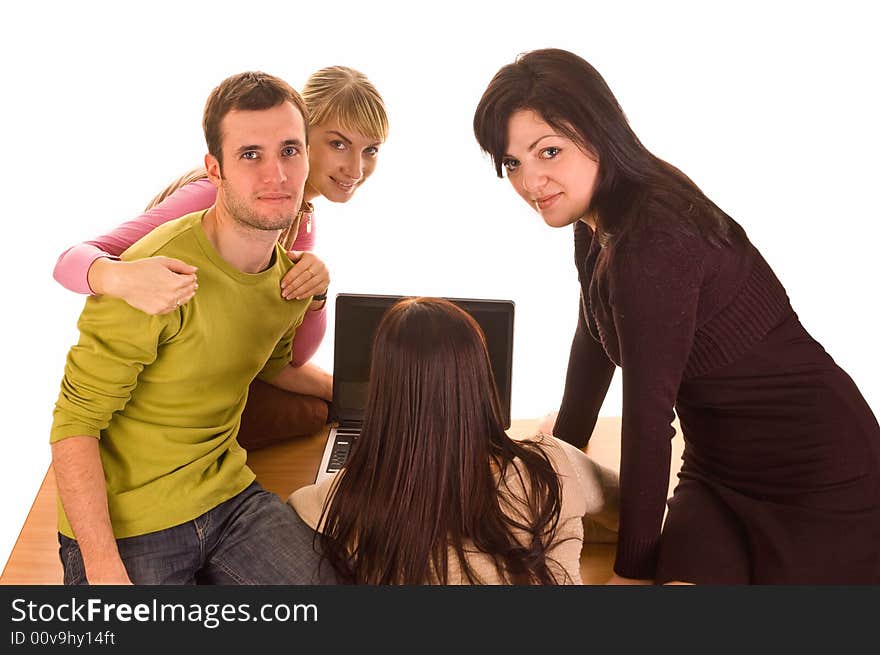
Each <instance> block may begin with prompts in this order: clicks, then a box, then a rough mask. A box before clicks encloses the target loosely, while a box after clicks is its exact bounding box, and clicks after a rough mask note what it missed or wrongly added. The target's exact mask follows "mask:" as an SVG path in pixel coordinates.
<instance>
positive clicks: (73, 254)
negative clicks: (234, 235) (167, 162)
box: [53, 179, 316, 313]
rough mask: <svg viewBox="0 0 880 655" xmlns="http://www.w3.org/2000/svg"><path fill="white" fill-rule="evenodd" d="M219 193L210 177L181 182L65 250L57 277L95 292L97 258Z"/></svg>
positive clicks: (116, 252)
mask: <svg viewBox="0 0 880 655" xmlns="http://www.w3.org/2000/svg"><path fill="white" fill-rule="evenodd" d="M216 197H217V189H216V188H215V187H214V185H213V184H211V182H210V181H209V180H207V179H203V180H197V181H195V182H190V183H189V184H187V185H185V186H182V187H181V188H179V189H178V190H177V191H175V192H174V193H172V194H171V195H170V196H168V197H167V198H165V200H163V201H162V202H160V203H159V204H158V205H156V206H155V207H153V208H152V209H150V210H148V211H146V212H144V213H143V214H141V215H140V216H138V217H137V218H135V219H132V220H130V221H126V222H125V223H123V224H122V225H120V226H119V227H117V228H116V229H114V230H113V231H112V232H110V233H108V234H104V235H102V236H100V237H98V238H97V239H94V240H93V241H85V242H83V243H80V244H78V245H75V246H73V247H72V248H68V249H67V250H65V251H64V252H63V253H61V256H60V257H59V258H58V262H57V263H56V264H55V270H54V272H53V275H54V277H55V280H56V281H57V282H58V283H59V284H61V285H62V286H63V287H65V288H66V289H69V290H70V291H74V292H76V293H85V294H90V293H92V289H91V288H90V287H89V268H90V267H91V265H92V263H93V262H94V261H95V260H96V259H98V258H100V257H111V258H114V259H115V258H118V257H119V255H121V254H122V253H123V252H125V250H126V249H127V248H128V247H129V246H130V245H132V244H133V243H134V242H135V241H137V240H138V239H140V238H141V237H142V236H144V235H145V234H148V233H150V232H151V231H152V230H153V229H154V228H156V227H158V226H159V225H162V224H163V223H167V222H168V221H170V220H173V219H175V218H180V217H181V216H185V215H186V214H190V213H192V212H194V211H199V210H200V209H207V208H208V207H210V206H211V205H213V204H214V200H215V198H216ZM313 313H316V312H313Z"/></svg>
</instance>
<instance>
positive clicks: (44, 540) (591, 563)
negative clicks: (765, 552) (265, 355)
mask: <svg viewBox="0 0 880 655" xmlns="http://www.w3.org/2000/svg"><path fill="white" fill-rule="evenodd" d="M537 423H538V421H537V420H518V421H514V422H513V425H512V426H511V428H510V430H508V433H509V434H510V435H511V436H513V437H517V436H520V437H521V436H527V435H529V434H534V432H535V428H536V426H537ZM676 427H677V426H676ZM619 435H620V419H619V418H600V419H599V422H598V424H597V425H596V429H595V431H594V432H593V437H592V438H591V440H590V446H589V448H588V449H587V453H588V454H589V455H590V456H591V457H592V458H593V459H594V460H595V461H596V462H598V463H599V464H602V465H603V466H606V467H608V468H610V469H613V470H617V469H618V464H619V457H620V448H619V440H620V437H619ZM326 439H327V428H324V429H322V430H321V431H320V432H318V433H316V434H313V435H311V436H308V437H300V438H297V439H291V440H290V441H286V442H283V443H280V444H276V445H274V446H269V447H267V448H263V449H260V450H256V451H253V452H251V453H250V454H249V455H248V465H249V466H250V467H251V468H252V469H253V471H254V473H256V475H257V479H258V480H259V481H260V484H262V485H263V486H264V487H265V488H266V489H268V490H270V491H273V492H275V493H276V494H278V495H279V496H280V497H281V498H282V499H286V498H287V497H288V496H289V495H290V493H291V492H292V491H293V490H294V489H298V488H299V487H302V486H304V485H307V484H310V483H312V482H314V480H315V474H316V472H317V469H318V464H319V463H320V460H321V455H322V453H323V450H324V443H325V441H326ZM672 443H673V457H672V471H671V473H672V474H673V475H672V476H671V479H670V491H671V489H672V486H673V483H674V481H675V480H674V477H675V476H674V474H675V473H676V472H677V470H678V467H679V465H680V456H681V437H679V436H676V437H675V439H673V442H672ZM614 550H615V545H614V543H587V544H585V546H584V550H583V553H582V555H581V575H582V576H583V580H584V582H585V583H586V584H601V583H602V582H604V581H605V580H607V579H608V578H609V577H610V576H611V567H612V565H613V563H614ZM62 577H63V576H62V570H61V562H60V560H59V558H58V537H57V531H56V487H55V475H54V473H53V471H52V467H51V466H50V467H49V470H48V471H47V472H46V477H45V478H44V480H43V484H42V485H41V486H40V490H39V491H38V492H37V497H36V499H35V500H34V504H33V506H32V507H31V511H30V513H29V514H28V517H27V519H26V520H25V523H24V527H23V528H22V530H21V534H20V535H19V537H18V540H17V541H16V543H15V547H14V548H13V549H12V553H11V554H10V556H9V561H8V562H7V564H6V568H5V569H4V570H3V575H2V576H0V584H7V585H40V584H61V582H62Z"/></svg>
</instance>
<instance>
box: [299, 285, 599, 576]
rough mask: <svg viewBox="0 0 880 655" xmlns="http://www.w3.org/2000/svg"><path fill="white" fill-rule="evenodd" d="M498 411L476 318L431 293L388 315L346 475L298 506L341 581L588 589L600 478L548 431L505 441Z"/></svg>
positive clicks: (309, 492) (308, 490) (316, 488)
mask: <svg viewBox="0 0 880 655" xmlns="http://www.w3.org/2000/svg"><path fill="white" fill-rule="evenodd" d="M500 407H501V405H500V402H499V400H498V394H497V391H496V387H495V382H494V379H493V377H492V369H491V366H490V363H489V356H488V354H487V352H486V345H485V342H484V337H483V335H482V332H481V331H480V328H479V326H478V325H477V323H476V322H475V321H474V320H473V318H471V316H470V315H468V314H467V313H466V312H464V311H463V310H461V309H459V308H458V307H456V306H455V305H453V304H452V303H450V302H447V301H445V300H439V299H432V298H414V299H407V300H402V301H401V302H399V303H397V304H396V305H394V306H393V307H392V308H391V309H390V310H389V311H388V313H387V314H386V315H385V316H384V317H383V319H382V321H381V323H380V325H379V328H378V330H377V334H376V337H375V342H374V344H373V352H372V359H371V372H370V385H369V391H368V399H367V404H366V410H365V416H364V425H363V430H362V432H361V436H360V437H359V438H358V441H357V442H356V444H355V447H354V449H353V451H352V454H351V456H350V458H349V460H348V462H347V464H346V467H345V468H344V469H343V470H342V471H341V472H340V473H338V474H337V475H336V476H335V477H333V478H330V479H328V480H326V481H324V482H322V483H320V484H317V485H310V486H308V487H304V488H302V489H299V490H297V491H295V492H294V493H293V494H292V495H291V498H290V503H291V504H292V505H293V507H294V508H295V509H296V510H297V512H298V513H299V515H300V516H301V517H302V518H303V520H304V521H305V522H306V523H307V524H308V525H310V526H311V527H312V528H313V529H317V530H318V531H319V532H320V533H321V536H320V545H321V550H322V551H323V553H324V556H325V557H326V559H327V561H329V564H330V565H331V566H332V568H333V570H334V571H335V573H336V576H337V578H338V579H339V580H340V581H341V582H345V583H356V584H425V583H427V584H502V583H514V584H563V583H568V584H572V583H580V581H581V577H580V569H579V567H580V564H579V560H580V553H581V547H582V545H583V524H582V521H581V519H582V517H583V516H584V514H586V513H587V512H591V513H596V512H599V511H600V510H601V509H602V507H603V504H604V502H605V501H604V496H603V491H602V484H603V483H602V472H601V471H600V470H599V467H597V466H596V465H595V464H593V463H592V462H591V461H590V460H589V459H588V458H587V457H586V455H584V454H583V453H582V452H580V451H578V450H577V449H576V448H573V447H572V446H570V445H569V444H565V443H563V442H560V441H558V440H557V439H555V438H553V437H536V438H535V439H533V440H528V441H514V440H512V439H510V438H509V437H508V436H507V434H506V433H505V431H504V427H503V421H502V418H501V409H500Z"/></svg>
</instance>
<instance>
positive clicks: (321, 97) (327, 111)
mask: <svg viewBox="0 0 880 655" xmlns="http://www.w3.org/2000/svg"><path fill="white" fill-rule="evenodd" d="M302 97H303V100H305V103H306V107H307V108H308V111H309V125H323V124H324V123H327V122H328V121H337V122H338V123H339V124H340V125H341V126H342V127H344V128H347V129H350V130H355V131H357V132H360V133H361V134H363V135H364V136H367V137H369V138H371V139H376V140H377V141H385V139H387V138H388V115H387V114H386V112H385V103H384V101H383V100H382V96H381V95H379V92H378V91H377V90H376V87H375V86H373V83H372V82H370V80H368V79H367V76H366V75H364V74H363V73H361V72H360V71H356V70H354V69H353V68H348V67H347V66H328V67H327V68H322V69H321V70H319V71H316V72H314V73H312V75H310V76H309V79H308V80H306V84H305V86H304V87H303V90H302Z"/></svg>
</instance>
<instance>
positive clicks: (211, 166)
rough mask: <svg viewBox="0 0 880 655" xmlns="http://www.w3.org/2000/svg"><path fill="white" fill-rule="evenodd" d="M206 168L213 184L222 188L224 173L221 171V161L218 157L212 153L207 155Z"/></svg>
mask: <svg viewBox="0 0 880 655" xmlns="http://www.w3.org/2000/svg"><path fill="white" fill-rule="evenodd" d="M205 170H206V171H207V172H208V179H209V180H211V184H213V185H214V186H215V187H217V188H220V182H221V181H222V180H223V174H222V172H221V171H220V162H219V161H217V158H216V157H215V156H214V155H212V154H211V153H208V154H207V155H205Z"/></svg>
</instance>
